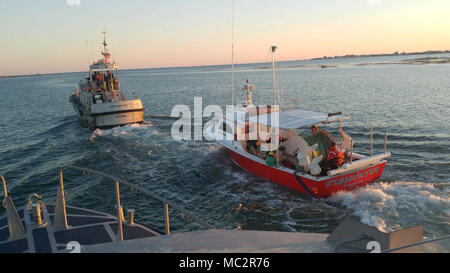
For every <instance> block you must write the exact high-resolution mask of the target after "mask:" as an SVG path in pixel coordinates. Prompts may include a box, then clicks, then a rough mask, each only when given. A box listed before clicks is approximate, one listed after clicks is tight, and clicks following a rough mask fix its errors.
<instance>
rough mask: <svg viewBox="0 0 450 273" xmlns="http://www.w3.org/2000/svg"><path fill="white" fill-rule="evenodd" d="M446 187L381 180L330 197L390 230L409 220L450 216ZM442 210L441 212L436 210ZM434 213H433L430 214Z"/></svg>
mask: <svg viewBox="0 0 450 273" xmlns="http://www.w3.org/2000/svg"><path fill="white" fill-rule="evenodd" d="M448 190H449V186H448V185H446V186H445V188H443V189H438V188H437V187H435V185H434V184H431V183H422V182H393V183H388V182H380V183H375V184H372V185H370V186H368V187H363V188H361V189H358V190H356V191H353V192H340V193H337V194H334V195H332V196H331V197H329V200H330V201H332V202H335V203H338V204H340V205H341V206H343V207H346V208H349V209H351V210H353V211H354V212H353V213H354V215H356V216H358V217H360V218H361V222H363V223H365V224H368V225H370V226H375V227H377V228H378V229H379V230H380V231H384V232H390V231H394V230H398V229H399V228H403V227H405V226H404V225H405V223H407V224H406V225H408V226H411V223H416V224H425V223H426V222H430V221H431V222H433V221H439V222H441V224H444V225H446V224H447V225H450V223H449V222H445V221H444V222H442V218H446V217H445V215H447V216H449V212H450V210H449V209H448V208H449V206H450V196H449V194H448ZM439 211H441V212H442V214H439V213H437V214H436V212H439ZM432 212H433V213H432Z"/></svg>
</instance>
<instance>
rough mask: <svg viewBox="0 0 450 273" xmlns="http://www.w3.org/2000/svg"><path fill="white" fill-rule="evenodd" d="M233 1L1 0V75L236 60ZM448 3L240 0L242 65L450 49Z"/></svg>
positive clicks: (239, 60) (239, 56)
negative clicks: (108, 64)
mask: <svg viewBox="0 0 450 273" xmlns="http://www.w3.org/2000/svg"><path fill="white" fill-rule="evenodd" d="M232 3H233V0H128V1H123V0H34V1H30V0H14V1H12V0H0V37H1V38H0V75H19V74H35V73H41V74H43V73H62V72H72V71H86V70H87V69H88V64H89V63H92V62H93V61H94V59H95V60H96V59H99V58H100V57H101V55H100V52H101V49H102V45H101V43H102V40H103V36H102V35H103V34H102V31H104V30H105V31H107V41H108V44H109V49H110V52H111V53H112V55H113V58H114V59H115V61H116V62H117V63H118V64H119V66H120V68H121V69H133V68H157V67H178V66H197V65H218V64H230V63H231V45H232V33H233V32H232V25H233V24H232V21H233V20H232V18H233V15H232V14H233V12H232V10H233V8H232V7H233V4H232ZM449 13H450V1H448V0H314V1H313V0H234V56H235V62H236V63H253V62H265V61H269V59H268V52H269V47H270V46H271V45H277V46H278V51H277V54H278V55H277V56H278V60H283V61H286V60H301V59H310V58H316V57H322V56H336V55H346V54H372V53H391V52H394V51H399V52H403V51H405V52H412V51H426V50H447V49H450V32H449V30H450V16H449Z"/></svg>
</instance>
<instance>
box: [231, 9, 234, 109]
mask: <svg viewBox="0 0 450 273" xmlns="http://www.w3.org/2000/svg"><path fill="white" fill-rule="evenodd" d="M231 105H233V106H234V0H232V2H231Z"/></svg>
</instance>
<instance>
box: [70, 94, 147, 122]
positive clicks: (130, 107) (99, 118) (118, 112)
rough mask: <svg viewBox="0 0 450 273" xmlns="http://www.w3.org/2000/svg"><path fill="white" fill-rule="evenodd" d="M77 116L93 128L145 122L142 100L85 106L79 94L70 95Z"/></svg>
mask: <svg viewBox="0 0 450 273" xmlns="http://www.w3.org/2000/svg"><path fill="white" fill-rule="evenodd" d="M70 102H71V104H72V107H73V109H74V110H75V113H76V114H77V117H78V118H79V119H80V120H81V121H82V122H83V124H85V125H86V126H89V127H91V128H93V129H94V128H99V129H109V128H112V127H116V126H123V125H127V124H133V123H143V120H144V108H143V107H142V103H141V101H140V100H127V101H117V102H110V103H103V104H94V105H92V106H91V107H90V110H88V109H89V108H88V107H87V106H84V105H83V104H82V103H81V101H80V98H79V96H76V95H73V96H71V97H70Z"/></svg>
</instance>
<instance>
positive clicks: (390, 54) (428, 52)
mask: <svg viewBox="0 0 450 273" xmlns="http://www.w3.org/2000/svg"><path fill="white" fill-rule="evenodd" d="M445 53H450V50H428V51H422V52H401V53H399V52H398V51H395V52H394V53H381V54H362V55H355V54H348V55H342V56H334V57H331V56H330V57H329V56H323V57H321V58H313V59H309V60H326V59H343V58H355V57H356V58H359V57H384V56H408V55H425V54H445Z"/></svg>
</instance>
